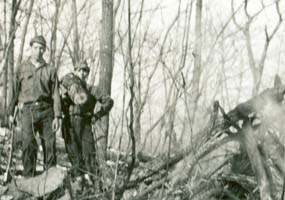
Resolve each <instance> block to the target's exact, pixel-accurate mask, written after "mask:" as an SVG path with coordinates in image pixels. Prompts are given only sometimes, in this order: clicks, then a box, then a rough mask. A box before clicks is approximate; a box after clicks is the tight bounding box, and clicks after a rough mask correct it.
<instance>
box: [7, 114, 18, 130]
mask: <svg viewBox="0 0 285 200" xmlns="http://www.w3.org/2000/svg"><path fill="white" fill-rule="evenodd" d="M15 123H16V119H15V118H14V117H13V116H12V115H9V119H8V126H9V127H12V125H13V124H15Z"/></svg>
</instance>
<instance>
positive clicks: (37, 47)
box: [31, 42, 46, 61]
mask: <svg viewBox="0 0 285 200" xmlns="http://www.w3.org/2000/svg"><path fill="white" fill-rule="evenodd" d="M45 50H46V48H45V46H43V45H42V44H39V43H36V42H34V43H33V44H32V47H31V51H32V53H31V56H32V58H34V59H35V60H37V61H41V60H42V58H43V55H44V53H45Z"/></svg>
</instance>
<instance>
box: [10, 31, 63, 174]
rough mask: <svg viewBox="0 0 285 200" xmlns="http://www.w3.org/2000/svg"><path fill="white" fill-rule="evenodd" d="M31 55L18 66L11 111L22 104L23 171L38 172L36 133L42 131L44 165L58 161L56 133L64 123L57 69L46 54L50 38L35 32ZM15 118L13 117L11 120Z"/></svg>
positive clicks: (52, 164)
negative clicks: (62, 120)
mask: <svg viewBox="0 0 285 200" xmlns="http://www.w3.org/2000/svg"><path fill="white" fill-rule="evenodd" d="M30 47H31V55H30V57H29V58H28V59H27V61H24V62H23V63H22V64H21V65H20V66H18V69H17V72H16V81H15V92H14V94H15V95H14V97H13V98H12V101H11V104H10V106H9V114H10V116H12V113H13V111H14V109H15V106H16V105H18V106H19V107H20V108H21V119H20V120H21V125H22V137H23V138H22V151H23V153H22V162H23V166H24V170H23V175H24V176H26V177H30V176H34V175H35V172H36V161H37V150H38V145H37V141H36V133H37V132H38V133H39V137H40V139H41V143H42V147H43V153H44V168H45V169H48V168H50V167H51V166H54V165H56V148H55V144H56V143H55V142H56V134H55V132H56V131H57V130H58V129H59V128H60V124H61V102H60V101H61V100H60V95H59V88H58V78H57V73H56V69H55V67H53V66H50V65H49V64H47V63H46V62H45V60H44V58H43V55H44V53H45V50H46V40H45V38H44V37H43V36H35V37H34V38H33V39H32V40H31V41H30ZM13 120H14V119H13V118H12V117H10V121H13Z"/></svg>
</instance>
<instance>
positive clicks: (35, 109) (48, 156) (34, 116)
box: [21, 102, 56, 177]
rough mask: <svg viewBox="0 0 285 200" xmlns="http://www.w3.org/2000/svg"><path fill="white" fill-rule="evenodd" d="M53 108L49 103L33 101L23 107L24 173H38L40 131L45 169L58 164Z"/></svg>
mask: <svg viewBox="0 0 285 200" xmlns="http://www.w3.org/2000/svg"><path fill="white" fill-rule="evenodd" d="M52 121H53V109H52V105H51V104H48V103H45V102H44V103H31V104H27V105H24V106H23V109H22V117H21V123H22V137H23V138H22V151H23V154H22V162H23V166H24V171H23V175H24V176H26V177H29V176H34V175H35V173H36V163H37V151H38V145H37V140H36V133H37V132H38V133H39V137H40V141H41V144H42V147H43V153H44V169H48V168H50V167H51V166H55V165H56V135H55V133H54V132H53V131H52Z"/></svg>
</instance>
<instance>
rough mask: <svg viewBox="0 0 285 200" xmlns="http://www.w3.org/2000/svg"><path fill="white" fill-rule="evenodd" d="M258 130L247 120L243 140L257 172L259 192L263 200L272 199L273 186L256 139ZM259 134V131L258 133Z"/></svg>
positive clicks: (253, 167)
mask: <svg viewBox="0 0 285 200" xmlns="http://www.w3.org/2000/svg"><path fill="white" fill-rule="evenodd" d="M256 131H258V130H254V129H253V128H252V127H251V124H250V122H247V123H246V124H245V125H244V127H243V131H242V134H243V140H244V143H245V147H246V151H247V154H248V157H249V159H250V163H251V166H252V169H253V171H254V173H255V176H256V178H257V182H258V186H259V193H260V198H261V200H271V199H272V196H271V187H270V183H269V179H268V177H267V174H266V167H265V166H264V164H266V163H264V162H263V160H262V156H261V154H260V151H259V148H258V143H257V141H256V139H255V138H256V137H255V134H254V132H256ZM257 134H258V133H257Z"/></svg>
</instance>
